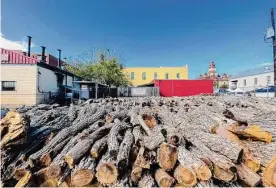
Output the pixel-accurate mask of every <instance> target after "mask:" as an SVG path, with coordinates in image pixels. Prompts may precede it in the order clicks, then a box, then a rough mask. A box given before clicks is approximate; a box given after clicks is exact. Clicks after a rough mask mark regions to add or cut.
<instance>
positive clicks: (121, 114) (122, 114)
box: [105, 110, 128, 123]
mask: <svg viewBox="0 0 276 188" xmlns="http://www.w3.org/2000/svg"><path fill="white" fill-rule="evenodd" d="M127 114H128V112H127V110H122V111H115V112H110V113H108V114H107V115H106V117H105V121H106V122H107V123H112V122H113V121H114V120H115V119H119V120H120V121H122V120H123V119H125V118H126V117H127Z"/></svg>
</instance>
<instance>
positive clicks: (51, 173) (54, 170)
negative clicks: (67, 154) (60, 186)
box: [46, 164, 61, 179]
mask: <svg viewBox="0 0 276 188" xmlns="http://www.w3.org/2000/svg"><path fill="white" fill-rule="evenodd" d="M60 174H61V168H60V167H59V166H58V165H55V164H52V165H50V166H49V167H48V169H47V171H46V175H47V177H49V178H51V179H54V178H58V177H59V176H60Z"/></svg>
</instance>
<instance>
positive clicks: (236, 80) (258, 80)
mask: <svg viewBox="0 0 276 188" xmlns="http://www.w3.org/2000/svg"><path fill="white" fill-rule="evenodd" d="M272 85H274V68H273V65H268V66H263V67H258V68H254V69H250V70H245V71H242V72H239V73H237V74H235V75H233V76H231V77H230V79H229V87H230V89H236V88H239V89H241V90H242V91H244V92H246V91H254V90H255V89H258V88H262V87H266V86H272Z"/></svg>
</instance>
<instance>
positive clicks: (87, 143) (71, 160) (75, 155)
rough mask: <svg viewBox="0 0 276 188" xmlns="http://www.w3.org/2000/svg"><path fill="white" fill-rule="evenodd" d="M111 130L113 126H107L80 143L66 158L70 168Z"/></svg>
mask: <svg viewBox="0 0 276 188" xmlns="http://www.w3.org/2000/svg"><path fill="white" fill-rule="evenodd" d="M111 128H112V124H110V125H105V126H103V127H101V128H99V129H98V130H97V131H95V132H93V133H92V134H90V135H88V136H87V138H85V139H83V140H81V141H79V142H78V143H77V144H76V145H75V146H74V147H73V148H72V149H71V150H70V151H69V152H68V153H67V154H66V155H65V157H64V159H65V161H66V162H67V164H68V165H69V167H70V168H73V166H74V165H75V164H76V163H77V162H78V161H79V160H80V158H81V157H82V156H83V155H84V154H85V153H86V152H87V151H88V150H89V149H90V148H91V145H93V144H94V143H95V142H96V141H97V140H98V139H100V138H102V137H103V136H105V135H106V134H107V133H108V132H109V130H110V129H111Z"/></svg>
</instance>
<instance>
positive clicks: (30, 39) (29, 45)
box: [27, 36, 32, 57]
mask: <svg viewBox="0 0 276 188" xmlns="http://www.w3.org/2000/svg"><path fill="white" fill-rule="evenodd" d="M27 37H28V56H29V57H31V43H32V37H31V36H27Z"/></svg>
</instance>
